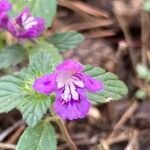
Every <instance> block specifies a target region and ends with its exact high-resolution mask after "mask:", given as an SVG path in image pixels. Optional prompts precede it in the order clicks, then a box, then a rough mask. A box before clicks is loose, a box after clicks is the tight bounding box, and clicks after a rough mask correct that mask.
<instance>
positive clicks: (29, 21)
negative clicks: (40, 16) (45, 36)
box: [23, 17, 37, 30]
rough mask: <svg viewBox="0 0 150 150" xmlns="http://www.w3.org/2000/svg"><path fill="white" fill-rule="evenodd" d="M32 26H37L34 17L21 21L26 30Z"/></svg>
mask: <svg viewBox="0 0 150 150" xmlns="http://www.w3.org/2000/svg"><path fill="white" fill-rule="evenodd" d="M34 25H37V21H35V18H34V17H28V18H26V19H25V20H24V21H23V26H24V28H25V29H26V30H28V29H30V28H32V27H33V26H34Z"/></svg>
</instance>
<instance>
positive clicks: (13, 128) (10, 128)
mask: <svg viewBox="0 0 150 150" xmlns="http://www.w3.org/2000/svg"><path fill="white" fill-rule="evenodd" d="M23 123H24V122H23V121H22V120H20V121H18V122H16V123H15V124H13V125H12V126H11V127H9V128H8V129H6V130H5V131H3V132H2V133H1V134H0V141H3V140H4V139H5V138H6V137H7V136H8V135H9V134H10V133H11V132H13V131H14V130H15V129H16V128H18V127H19V126H20V125H22V124H23Z"/></svg>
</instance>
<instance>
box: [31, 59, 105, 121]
mask: <svg viewBox="0 0 150 150" xmlns="http://www.w3.org/2000/svg"><path fill="white" fill-rule="evenodd" d="M83 71H84V66H82V65H81V64H80V63H79V62H77V61H74V60H70V59H69V60H65V61H64V62H63V63H61V64H59V65H58V66H57V67H56V69H55V71H54V73H52V74H46V75H43V76H42V77H40V78H38V79H36V80H35V82H34V84H33V88H34V90H36V91H37V92H39V93H42V94H46V95H49V94H51V93H52V92H55V94H56V99H55V101H54V106H53V107H54V110H55V112H56V113H57V114H58V115H59V116H60V117H61V118H63V119H68V120H73V119H78V118H83V117H85V115H86V114H87V112H88V111H89V109H90V106H91V104H90V102H89V100H88V98H87V96H86V92H87V91H89V92H97V91H101V90H103V88H104V86H103V83H102V82H100V81H97V80H95V79H94V78H92V77H90V76H88V75H86V74H85V73H84V72H83Z"/></svg>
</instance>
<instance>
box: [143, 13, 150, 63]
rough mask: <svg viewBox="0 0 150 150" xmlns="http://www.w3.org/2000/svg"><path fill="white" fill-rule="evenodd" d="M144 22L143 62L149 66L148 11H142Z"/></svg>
mask: <svg viewBox="0 0 150 150" xmlns="http://www.w3.org/2000/svg"><path fill="white" fill-rule="evenodd" d="M141 23H142V25H141V26H142V37H141V38H142V50H141V55H142V63H143V64H144V65H146V66H147V54H148V52H150V29H149V27H150V14H149V13H148V12H144V11H142V12H141Z"/></svg>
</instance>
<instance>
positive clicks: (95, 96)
mask: <svg viewBox="0 0 150 150" xmlns="http://www.w3.org/2000/svg"><path fill="white" fill-rule="evenodd" d="M85 73H87V74H88V75H90V76H92V77H94V78H95V79H97V80H100V81H102V82H103V84H104V90H103V91H101V92H97V93H89V94H88V97H89V99H90V100H92V101H95V102H98V103H105V102H108V101H110V100H119V99H121V98H122V97H123V96H125V95H126V94H127V92H128V89H127V87H126V85H125V84H124V83H123V82H122V81H120V80H119V79H118V77H117V76H116V75H115V74H113V73H111V72H106V71H105V70H104V69H102V68H100V67H92V66H90V65H87V66H85Z"/></svg>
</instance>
